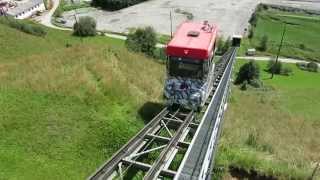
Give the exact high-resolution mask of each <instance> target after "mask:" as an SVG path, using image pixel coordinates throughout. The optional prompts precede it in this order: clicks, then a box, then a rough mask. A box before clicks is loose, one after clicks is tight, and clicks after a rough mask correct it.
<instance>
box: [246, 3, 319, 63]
mask: <svg viewBox="0 0 320 180" xmlns="http://www.w3.org/2000/svg"><path fill="white" fill-rule="evenodd" d="M256 24H257V25H256V27H253V37H252V38H251V39H246V40H245V41H244V44H243V45H244V46H243V47H242V50H241V53H242V54H244V53H245V51H246V49H247V48H252V47H259V44H260V41H261V39H262V37H263V36H267V37H268V43H267V44H268V45H267V50H266V51H265V52H258V54H259V55H271V56H274V55H275V54H277V52H278V47H279V44H280V41H281V36H282V33H283V30H284V26H285V24H286V32H285V36H284V43H283V48H282V49H281V53H280V55H281V56H284V57H290V58H297V59H305V60H311V61H318V62H320V58H319V57H320V52H319V48H320V41H319V39H320V34H319V31H320V16H319V15H318V16H316V15H310V14H306V13H301V12H285V11H280V10H276V9H272V8H268V9H267V10H261V11H259V12H257V23H256Z"/></svg>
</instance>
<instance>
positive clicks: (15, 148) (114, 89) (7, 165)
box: [0, 24, 165, 179]
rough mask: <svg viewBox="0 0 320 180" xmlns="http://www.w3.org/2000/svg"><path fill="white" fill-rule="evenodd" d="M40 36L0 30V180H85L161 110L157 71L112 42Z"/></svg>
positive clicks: (158, 68)
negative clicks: (156, 111) (153, 113)
mask: <svg viewBox="0 0 320 180" xmlns="http://www.w3.org/2000/svg"><path fill="white" fill-rule="evenodd" d="M46 31H47V32H48V33H47V35H46V36H44V37H37V36H33V35H29V34H26V33H23V32H20V31H17V30H16V29H12V28H9V27H7V26H5V25H2V24H0V51H1V52H0V147H1V148H0V177H1V178H0V179H3V178H4V179H85V178H87V177H88V176H89V175H90V174H91V173H92V172H94V171H95V169H96V168H97V167H98V166H100V165H101V164H102V163H103V162H104V161H105V160H107V159H108V158H110V157H111V155H112V154H113V153H114V152H116V151H117V150H118V149H119V148H120V147H121V146H122V145H123V144H124V143H126V142H127V141H128V140H129V139H130V138H131V137H132V136H133V135H135V134H136V132H137V131H138V130H140V129H141V128H142V127H143V126H144V124H145V122H146V121H148V120H150V118H151V116H152V112H151V114H150V109H151V108H150V107H153V106H154V105H158V104H159V103H161V97H162V96H161V95H162V83H163V80H164V79H163V78H164V75H165V73H164V66H163V65H162V64H161V63H158V62H156V61H154V60H152V59H150V58H146V57H145V56H144V55H140V54H134V53H131V52H128V51H127V50H126V49H125V48H124V47H123V41H119V40H116V39H112V38H107V37H104V36H96V37H92V38H78V37H74V36H72V35H71V32H64V31H56V30H51V29H46ZM150 104H151V105H150ZM146 109H148V111H146Z"/></svg>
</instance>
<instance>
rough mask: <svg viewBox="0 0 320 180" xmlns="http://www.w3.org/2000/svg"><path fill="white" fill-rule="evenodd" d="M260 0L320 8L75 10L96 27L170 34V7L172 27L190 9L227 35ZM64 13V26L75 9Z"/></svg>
mask: <svg viewBox="0 0 320 180" xmlns="http://www.w3.org/2000/svg"><path fill="white" fill-rule="evenodd" d="M260 2H264V3H271V4H280V5H288V6H294V7H303V8H308V9H316V10H320V0H199V1H195V0H149V1H147V2H144V3H141V4H137V5H135V6H131V7H129V8H125V9H122V10H119V11H114V12H108V11H103V10H98V9H94V8H89V9H82V10H77V14H78V16H85V15H86V16H92V17H94V18H95V19H96V20H97V28H98V29H99V30H108V31H114V32H124V33H126V32H128V31H129V29H130V28H133V27H141V26H142V27H143V26H148V25H150V26H152V27H154V28H155V30H156V31H157V32H158V33H162V34H168V35H169V34H170V15H169V14H170V11H171V12H172V16H173V28H174V29H175V28H176V27H177V26H178V25H179V24H180V23H181V22H183V21H185V20H187V15H186V14H187V13H189V14H190V13H191V14H192V15H193V20H195V21H203V20H209V22H213V23H216V24H218V26H219V27H220V33H221V34H222V35H223V36H225V37H226V36H232V35H233V34H242V33H243V32H244V29H245V28H246V27H247V26H248V20H249V18H250V16H251V14H252V12H253V10H254V8H255V6H256V5H257V4H258V3H260ZM181 12H187V13H181ZM63 17H64V19H66V21H67V23H66V26H69V27H71V26H72V25H73V23H74V11H70V12H66V13H64V15H63Z"/></svg>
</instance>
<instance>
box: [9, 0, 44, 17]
mask: <svg viewBox="0 0 320 180" xmlns="http://www.w3.org/2000/svg"><path fill="white" fill-rule="evenodd" d="M42 3H43V0H29V1H27V2H25V3H19V4H18V6H17V7H15V8H10V9H9V10H8V14H9V15H11V16H16V15H18V14H20V13H22V12H26V11H27V10H28V9H30V8H32V7H35V6H36V5H38V4H42Z"/></svg>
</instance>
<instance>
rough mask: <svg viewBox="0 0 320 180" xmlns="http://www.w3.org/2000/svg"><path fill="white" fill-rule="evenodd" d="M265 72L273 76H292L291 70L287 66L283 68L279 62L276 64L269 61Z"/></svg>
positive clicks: (273, 61)
mask: <svg viewBox="0 0 320 180" xmlns="http://www.w3.org/2000/svg"><path fill="white" fill-rule="evenodd" d="M267 71H268V72H269V73H273V74H280V75H286V76H289V75H291V74H292V69H291V67H289V66H284V65H283V63H282V62H281V61H278V62H277V63H276V61H275V60H270V61H269V62H268V65H267Z"/></svg>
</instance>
